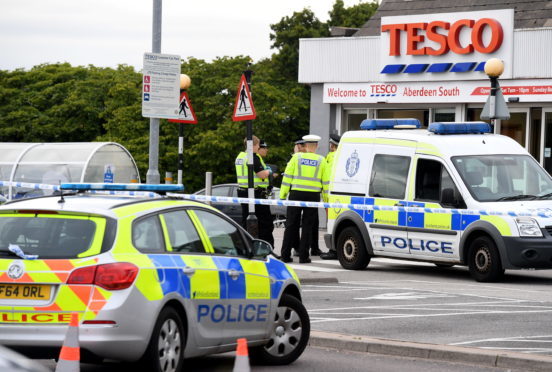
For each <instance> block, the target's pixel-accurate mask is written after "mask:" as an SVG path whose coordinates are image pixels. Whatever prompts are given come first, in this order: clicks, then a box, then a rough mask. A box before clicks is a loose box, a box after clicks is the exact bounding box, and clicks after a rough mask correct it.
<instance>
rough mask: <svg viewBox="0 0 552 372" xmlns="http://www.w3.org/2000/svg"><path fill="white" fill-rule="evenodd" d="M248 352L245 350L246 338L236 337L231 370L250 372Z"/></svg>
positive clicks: (234, 371)
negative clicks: (236, 343) (236, 342)
mask: <svg viewBox="0 0 552 372" xmlns="http://www.w3.org/2000/svg"><path fill="white" fill-rule="evenodd" d="M250 371H251V366H250V365H249V353H248V352H247V339H245V338H238V347H237V349H236V360H235V361H234V369H233V371H232V372H250Z"/></svg>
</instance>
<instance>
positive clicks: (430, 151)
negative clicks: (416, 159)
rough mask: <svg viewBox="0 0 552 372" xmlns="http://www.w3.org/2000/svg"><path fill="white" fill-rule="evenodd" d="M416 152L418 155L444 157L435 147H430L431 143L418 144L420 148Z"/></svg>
mask: <svg viewBox="0 0 552 372" xmlns="http://www.w3.org/2000/svg"><path fill="white" fill-rule="evenodd" d="M416 152H417V153H418V154H424V155H435V156H440V157H442V154H441V152H440V151H439V149H438V148H437V146H435V145H430V144H429V143H423V142H418V146H417V148H416Z"/></svg>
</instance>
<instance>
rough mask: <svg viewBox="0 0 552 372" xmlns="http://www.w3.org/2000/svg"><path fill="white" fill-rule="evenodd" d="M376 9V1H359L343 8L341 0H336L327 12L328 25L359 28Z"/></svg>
mask: <svg viewBox="0 0 552 372" xmlns="http://www.w3.org/2000/svg"><path fill="white" fill-rule="evenodd" d="M377 9H378V3H377V2H376V1H373V2H371V3H359V4H357V5H353V6H351V7H349V8H345V4H344V2H343V0H336V1H335V3H334V5H333V7H332V10H330V12H329V13H328V14H329V15H330V20H329V21H328V25H329V26H340V27H352V28H360V27H362V25H364V24H365V23H366V22H367V21H368V20H369V19H370V17H372V16H373V15H374V13H375V12H376V10H377Z"/></svg>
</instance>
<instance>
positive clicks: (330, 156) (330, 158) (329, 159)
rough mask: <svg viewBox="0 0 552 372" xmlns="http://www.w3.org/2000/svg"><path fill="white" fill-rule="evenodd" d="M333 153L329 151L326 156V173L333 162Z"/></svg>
mask: <svg viewBox="0 0 552 372" xmlns="http://www.w3.org/2000/svg"><path fill="white" fill-rule="evenodd" d="M335 153H336V152H335V151H330V152H329V153H328V155H326V164H328V171H331V169H332V166H333V162H334V159H335Z"/></svg>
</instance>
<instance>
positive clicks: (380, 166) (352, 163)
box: [325, 119, 552, 282]
mask: <svg viewBox="0 0 552 372" xmlns="http://www.w3.org/2000/svg"><path fill="white" fill-rule="evenodd" d="M329 198H330V199H329V201H330V203H332V202H333V203H341V204H348V205H349V207H350V208H330V209H329V210H328V232H329V234H326V236H325V241H326V245H327V246H328V247H329V248H330V249H331V250H335V251H336V253H337V257H338V259H339V261H340V263H341V265H342V266H343V267H344V268H346V269H351V270H359V269H363V268H365V267H366V266H367V265H368V264H369V262H370V258H371V257H376V256H380V257H390V258H400V259H411V260H418V261H426V262H432V263H435V264H436V265H437V266H440V267H450V266H453V265H467V266H468V267H469V271H470V274H471V276H472V277H473V278H474V279H475V280H477V281H482V282H486V281H498V280H500V279H501V278H502V276H503V274H504V270H505V269H550V268H552V178H551V177H550V175H549V174H548V173H547V172H546V171H545V170H544V169H543V168H542V167H541V166H540V165H539V163H538V162H537V161H535V159H534V158H533V157H532V156H531V155H530V154H529V153H527V151H525V149H524V148H523V147H521V146H520V145H519V144H518V143H517V142H515V141H514V140H513V139H511V138H509V137H506V136H502V135H497V134H492V129H491V126H490V125H489V124H487V123H485V122H467V123H431V124H430V125H429V127H428V129H421V125H420V123H419V121H418V120H416V119H400V120H399V119H397V120H395V119H368V120H365V121H363V123H362V124H361V130H360V131H350V132H346V133H345V134H344V135H343V136H342V138H341V142H340V144H339V148H338V150H337V153H336V159H335V162H334V167H333V169H332V173H331V181H330V186H329Z"/></svg>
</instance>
